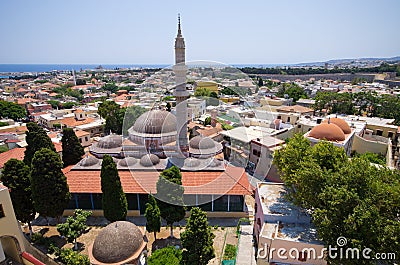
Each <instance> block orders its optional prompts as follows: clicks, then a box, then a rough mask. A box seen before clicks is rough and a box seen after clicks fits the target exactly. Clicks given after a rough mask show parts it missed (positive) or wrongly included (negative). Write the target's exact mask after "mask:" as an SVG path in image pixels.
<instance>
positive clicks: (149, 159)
mask: <svg viewBox="0 0 400 265" xmlns="http://www.w3.org/2000/svg"><path fill="white" fill-rule="evenodd" d="M158 163H160V158H159V157H158V156H156V155H154V154H147V155H144V156H142V158H140V164H141V165H142V166H144V167H151V166H153V165H157V164H158Z"/></svg>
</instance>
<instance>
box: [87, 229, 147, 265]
mask: <svg viewBox="0 0 400 265" xmlns="http://www.w3.org/2000/svg"><path fill="white" fill-rule="evenodd" d="M142 244H143V234H142V232H141V231H140V229H139V228H138V227H137V226H136V225H134V224H133V223H130V222H126V221H117V222H114V223H111V224H109V225H107V226H106V227H105V228H103V229H102V230H101V231H100V233H99V234H98V235H97V237H96V239H95V240H94V243H93V249H92V254H93V257H94V258H95V259H96V260H97V261H100V262H102V263H118V262H121V261H123V260H126V259H128V258H130V257H132V256H133V255H134V254H135V253H136V252H137V251H138V250H139V249H140V247H141V246H142Z"/></svg>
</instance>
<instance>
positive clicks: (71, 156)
mask: <svg viewBox="0 0 400 265" xmlns="http://www.w3.org/2000/svg"><path fill="white" fill-rule="evenodd" d="M61 144H62V149H63V150H62V160H63V163H64V167H67V166H69V165H75V164H76V163H78V162H79V161H80V160H81V158H82V156H83V155H84V154H85V151H84V150H83V146H82V145H81V143H80V142H79V139H78V137H77V136H76V134H75V132H74V130H73V129H72V128H64V129H63V136H62V138H61Z"/></svg>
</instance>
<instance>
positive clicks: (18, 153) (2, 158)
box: [0, 148, 26, 168]
mask: <svg viewBox="0 0 400 265" xmlns="http://www.w3.org/2000/svg"><path fill="white" fill-rule="evenodd" d="M25 149H26V148H14V149H11V150H8V151H6V152H4V153H1V154H0V168H3V167H4V164H5V163H6V162H7V161H8V160H10V159H11V158H15V159H18V160H23V159H24V156H25Z"/></svg>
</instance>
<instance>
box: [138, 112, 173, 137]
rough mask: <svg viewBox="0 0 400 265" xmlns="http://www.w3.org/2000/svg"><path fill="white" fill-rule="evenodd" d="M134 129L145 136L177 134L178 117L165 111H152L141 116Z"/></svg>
mask: <svg viewBox="0 0 400 265" xmlns="http://www.w3.org/2000/svg"><path fill="white" fill-rule="evenodd" d="M132 129H133V130H134V131H136V132H139V133H145V134H160V133H170V132H175V131H176V117H175V116H174V115H173V114H171V113H170V112H168V111H165V110H151V111H148V112H145V113H143V114H142V115H140V117H139V118H137V120H136V121H135V124H134V125H133V127H132Z"/></svg>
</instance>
